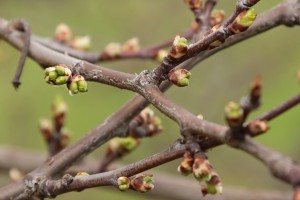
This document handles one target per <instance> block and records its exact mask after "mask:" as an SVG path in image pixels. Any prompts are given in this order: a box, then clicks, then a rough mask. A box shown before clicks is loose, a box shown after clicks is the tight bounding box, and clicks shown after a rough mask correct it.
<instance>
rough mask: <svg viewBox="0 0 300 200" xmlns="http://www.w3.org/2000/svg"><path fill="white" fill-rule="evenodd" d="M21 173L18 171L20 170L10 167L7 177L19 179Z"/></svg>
mask: <svg viewBox="0 0 300 200" xmlns="http://www.w3.org/2000/svg"><path fill="white" fill-rule="evenodd" d="M23 176H24V175H23V174H22V172H20V170H18V169H17V168H11V169H10V170H9V178H10V179H11V180H12V181H20V180H21V179H22V178H23Z"/></svg>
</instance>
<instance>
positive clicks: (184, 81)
mask: <svg viewBox="0 0 300 200" xmlns="http://www.w3.org/2000/svg"><path fill="white" fill-rule="evenodd" d="M176 85H177V86H179V87H185V86H188V85H189V79H187V78H182V79H179V80H178V81H177V84H176Z"/></svg>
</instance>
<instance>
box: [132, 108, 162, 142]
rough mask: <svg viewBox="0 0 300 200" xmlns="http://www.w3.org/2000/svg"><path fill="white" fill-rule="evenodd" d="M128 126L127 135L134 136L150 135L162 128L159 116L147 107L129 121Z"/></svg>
mask: <svg viewBox="0 0 300 200" xmlns="http://www.w3.org/2000/svg"><path fill="white" fill-rule="evenodd" d="M129 127H130V132H129V135H130V136H132V137H135V138H140V137H152V136H154V135H156V134H158V133H160V132H161V131H162V130H163V127H162V123H161V120H160V118H159V117H157V116H156V115H155V114H154V111H153V110H151V109H150V108H148V107H147V108H145V109H144V110H142V111H141V112H140V114H138V115H137V116H136V117H135V118H134V119H133V120H132V121H131V122H130V126H129Z"/></svg>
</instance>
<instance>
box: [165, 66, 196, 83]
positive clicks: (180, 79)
mask: <svg viewBox="0 0 300 200" xmlns="http://www.w3.org/2000/svg"><path fill="white" fill-rule="evenodd" d="M191 75H192V74H191V72H189V71H188V70H186V69H174V70H172V71H170V72H169V73H168V78H169V80H170V81H171V82H172V83H174V84H175V85H177V86H178V87H184V86H188V85H189V78H190V77H191Z"/></svg>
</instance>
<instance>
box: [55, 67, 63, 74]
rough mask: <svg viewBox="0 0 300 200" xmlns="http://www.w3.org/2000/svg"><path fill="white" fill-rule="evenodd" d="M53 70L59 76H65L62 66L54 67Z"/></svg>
mask: <svg viewBox="0 0 300 200" xmlns="http://www.w3.org/2000/svg"><path fill="white" fill-rule="evenodd" d="M55 70H56V72H57V74H58V75H59V76H64V75H65V67H64V66H63V65H56V66H55Z"/></svg>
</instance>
